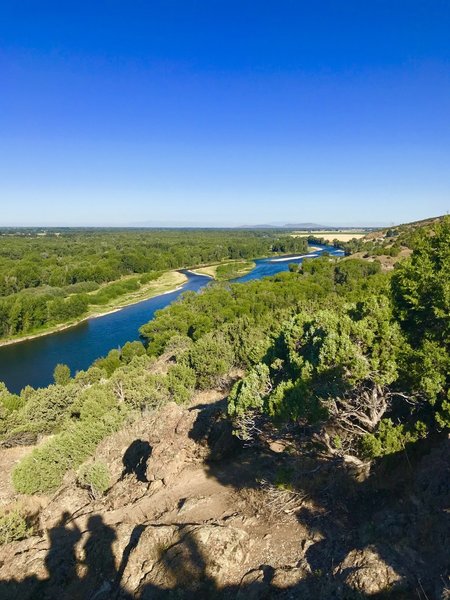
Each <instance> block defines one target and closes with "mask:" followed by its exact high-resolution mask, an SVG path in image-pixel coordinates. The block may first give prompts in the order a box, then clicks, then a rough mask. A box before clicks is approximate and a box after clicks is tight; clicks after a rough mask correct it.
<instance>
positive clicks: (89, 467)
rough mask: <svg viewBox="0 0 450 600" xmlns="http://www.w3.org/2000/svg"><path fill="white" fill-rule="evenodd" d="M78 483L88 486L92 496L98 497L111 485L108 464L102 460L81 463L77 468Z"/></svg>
mask: <svg viewBox="0 0 450 600" xmlns="http://www.w3.org/2000/svg"><path fill="white" fill-rule="evenodd" d="M77 479H78V483H79V484H80V485H81V486H82V487H84V488H88V489H89V490H90V491H91V493H92V495H93V496H94V498H99V497H100V496H103V494H104V493H105V492H106V491H107V490H108V488H109V487H110V485H111V477H110V473H109V468H108V465H107V464H106V463H104V462H93V463H90V464H86V463H85V464H83V465H81V467H80V468H79V469H78V474H77Z"/></svg>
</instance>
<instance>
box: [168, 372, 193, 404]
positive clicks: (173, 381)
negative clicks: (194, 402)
mask: <svg viewBox="0 0 450 600" xmlns="http://www.w3.org/2000/svg"><path fill="white" fill-rule="evenodd" d="M196 381H197V378H196V376H195V371H194V370H193V369H191V368H190V367H188V366H186V365H183V364H178V365H173V366H171V367H170V369H169V371H168V373H167V386H168V389H169V392H170V396H171V398H172V400H174V401H175V402H176V403H177V404H184V403H186V402H189V400H190V399H191V398H192V395H193V393H194V390H195V384H196Z"/></svg>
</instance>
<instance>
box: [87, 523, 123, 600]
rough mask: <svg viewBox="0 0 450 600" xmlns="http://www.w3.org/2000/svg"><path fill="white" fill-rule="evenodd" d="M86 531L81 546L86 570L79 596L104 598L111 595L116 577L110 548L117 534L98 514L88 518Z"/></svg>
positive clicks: (90, 599)
mask: <svg viewBox="0 0 450 600" xmlns="http://www.w3.org/2000/svg"><path fill="white" fill-rule="evenodd" d="M88 531H89V532H90V536H89V538H88V540H87V542H86V543H85V545H84V548H83V549H84V565H85V568H86V572H85V575H84V577H83V581H82V582H81V585H80V592H81V596H79V597H80V598H85V599H86V600H106V599H107V598H110V597H111V594H112V590H113V587H114V584H115V582H116V577H117V571H116V564H115V559H114V554H113V549H112V545H113V542H114V541H115V539H116V537H117V536H116V533H115V531H114V529H113V528H112V527H109V525H106V524H105V523H104V521H103V519H102V517H101V516H100V515H94V516H92V517H90V518H89V520H88Z"/></svg>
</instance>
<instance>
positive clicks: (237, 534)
mask: <svg viewBox="0 0 450 600" xmlns="http://www.w3.org/2000/svg"><path fill="white" fill-rule="evenodd" d="M248 548H249V536H248V534H247V533H245V532H244V531H242V530H239V529H236V528H233V527H224V526H220V525H200V526H186V527H176V526H165V527H154V526H150V527H147V528H146V529H145V531H144V532H143V534H142V536H141V538H140V540H139V544H138V546H137V547H136V549H135V550H134V552H133V555H132V556H131V557H130V562H129V563H128V565H127V568H126V569H125V572H124V576H123V584H124V586H125V587H126V588H128V589H135V590H137V591H138V593H140V594H141V595H142V597H143V598H146V597H150V591H152V590H153V591H154V590H156V589H170V588H176V587H178V588H179V587H180V586H181V587H182V588H183V589H185V590H191V591H195V590H198V589H202V588H205V587H211V588H214V587H224V586H227V585H231V584H232V583H233V581H234V580H235V578H236V576H237V574H238V573H239V571H240V569H241V565H242V564H243V563H245V561H246V559H247V553H248ZM144 569H145V572H143V570H144Z"/></svg>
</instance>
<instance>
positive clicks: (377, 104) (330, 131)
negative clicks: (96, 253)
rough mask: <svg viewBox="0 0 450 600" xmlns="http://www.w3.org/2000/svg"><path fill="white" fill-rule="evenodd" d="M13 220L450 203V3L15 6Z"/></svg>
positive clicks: (4, 164) (216, 217)
mask: <svg viewBox="0 0 450 600" xmlns="http://www.w3.org/2000/svg"><path fill="white" fill-rule="evenodd" d="M0 207H1V210H0V225H35V224H48V225H63V224H64V225H129V224H137V223H142V222H145V223H148V224H156V225H157V224H198V225H203V224H215V225H240V224H252V223H273V222H275V223H286V222H287V223H292V222H301V221H303V222H304V221H315V222H319V223H325V224H327V223H330V224H334V223H336V224H338V223H341V224H342V223H349V224H354V223H360V224H372V223H391V222H401V221H409V220H415V219H419V218H424V217H426V216H430V215H437V214H442V213H445V212H447V211H448V210H449V209H450V3H449V2H448V0H442V1H435V0H426V1H425V0H420V1H417V0H407V1H406V0H379V1H377V0H367V1H363V0H357V1H346V0H335V1H328V2H327V1H322V0H317V1H312V0H308V1H305V2H303V1H301V0H290V1H288V0H277V1H272V0H267V1H266V0H259V1H245V0H239V1H235V0H223V1H222V0H221V1H219V0H198V1H195V0H176V1H175V0H128V1H126V2H125V0H121V1H118V0H108V1H103V0H95V1H94V0H91V1H89V2H87V1H85V0H78V1H77V2H72V1H71V0H65V1H63V2H61V1H58V2H56V1H54V2H48V1H46V0H39V1H37V0H36V1H27V0H21V1H20V2H18V1H17V0H2V2H1V3H0Z"/></svg>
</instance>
